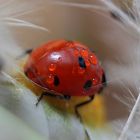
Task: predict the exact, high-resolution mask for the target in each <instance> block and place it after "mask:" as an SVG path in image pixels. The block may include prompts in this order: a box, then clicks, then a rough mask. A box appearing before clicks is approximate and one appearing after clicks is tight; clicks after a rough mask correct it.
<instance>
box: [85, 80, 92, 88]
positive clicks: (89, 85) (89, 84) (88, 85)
mask: <svg viewBox="0 0 140 140" xmlns="http://www.w3.org/2000/svg"><path fill="white" fill-rule="evenodd" d="M91 86H92V81H91V80H88V81H86V83H85V85H84V89H86V90H88V89H89V88H90V87H91Z"/></svg>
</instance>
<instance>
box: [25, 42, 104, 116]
mask: <svg viewBox="0 0 140 140" xmlns="http://www.w3.org/2000/svg"><path fill="white" fill-rule="evenodd" d="M27 53H30V54H29V58H28V59H27V61H26V63H25V66H24V72H25V75H26V76H27V77H28V78H29V79H30V80H31V81H32V82H34V83H35V84H37V85H39V86H40V87H42V88H43V89H45V91H46V92H43V93H42V94H41V95H40V97H39V98H38V102H37V104H36V105H38V103H39V102H40V101H41V99H42V98H43V96H52V97H56V98H60V99H66V100H69V99H70V98H71V96H89V100H87V101H85V102H82V103H80V104H78V105H76V106H75V112H76V114H77V115H78V116H79V114H78V108H79V107H80V106H83V105H85V104H87V103H89V102H91V101H92V100H93V99H94V95H95V94H96V93H99V92H100V91H101V90H102V89H103V87H104V86H105V83H106V78H105V73H104V70H103V68H102V67H101V65H100V63H99V60H98V59H97V57H96V55H95V54H94V53H93V52H92V51H90V50H89V49H88V47H86V46H85V45H83V44H81V43H79V42H77V41H66V40H55V41H50V42H48V43H46V44H44V45H42V46H40V47H38V48H36V49H34V50H28V51H27Z"/></svg>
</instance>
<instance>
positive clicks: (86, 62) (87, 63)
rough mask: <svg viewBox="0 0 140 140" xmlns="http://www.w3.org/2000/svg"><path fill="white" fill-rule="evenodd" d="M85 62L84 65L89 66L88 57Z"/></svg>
mask: <svg viewBox="0 0 140 140" xmlns="http://www.w3.org/2000/svg"><path fill="white" fill-rule="evenodd" d="M85 64H86V66H87V67H89V66H90V62H89V60H88V59H86V60H85Z"/></svg>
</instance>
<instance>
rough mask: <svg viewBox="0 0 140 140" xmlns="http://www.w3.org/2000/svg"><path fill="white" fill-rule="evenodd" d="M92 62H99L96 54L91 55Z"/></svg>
mask: <svg viewBox="0 0 140 140" xmlns="http://www.w3.org/2000/svg"><path fill="white" fill-rule="evenodd" d="M89 59H90V62H91V63H92V64H94V65H96V64H97V63H98V61H97V58H96V56H95V55H90V58H89Z"/></svg>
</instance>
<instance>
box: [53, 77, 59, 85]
mask: <svg viewBox="0 0 140 140" xmlns="http://www.w3.org/2000/svg"><path fill="white" fill-rule="evenodd" d="M59 84H60V81H59V78H58V76H54V85H55V86H58V85H59Z"/></svg>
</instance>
